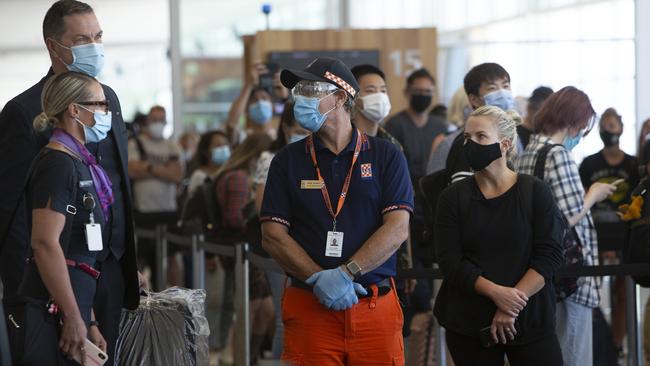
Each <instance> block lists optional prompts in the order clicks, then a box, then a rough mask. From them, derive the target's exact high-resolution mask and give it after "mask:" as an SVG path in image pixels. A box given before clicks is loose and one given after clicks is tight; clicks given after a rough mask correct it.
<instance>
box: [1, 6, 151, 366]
mask: <svg viewBox="0 0 650 366" xmlns="http://www.w3.org/2000/svg"><path fill="white" fill-rule="evenodd" d="M43 38H44V40H45V45H46V46H47V50H48V52H49V55H50V59H51V62H52V66H51V68H50V70H49V71H48V73H47V75H46V76H45V77H44V78H43V79H41V81H39V82H38V83H37V84H36V85H34V86H32V87H31V88H29V89H27V90H26V91H25V92H23V93H22V94H20V95H18V96H17V97H15V98H14V99H12V100H10V101H9V102H8V103H7V104H6V105H5V106H4V108H3V109H2V112H0V156H1V157H2V159H0V177H2V179H0V276H1V277H2V282H3V284H4V297H5V298H9V297H11V296H13V295H15V294H16V292H17V290H18V286H19V284H20V282H21V280H22V276H23V270H24V265H25V256H26V253H27V248H28V246H29V245H30V244H29V228H28V227H27V222H26V219H25V212H24V207H23V204H24V202H23V201H24V197H23V189H24V181H25V176H26V175H27V171H28V169H29V165H30V164H31V161H32V160H33V158H34V157H35V155H36V153H37V152H38V151H39V150H40V149H41V148H42V147H43V146H44V145H45V144H47V142H48V140H49V138H50V135H51V131H48V132H47V133H45V134H37V133H36V132H35V131H34V129H33V127H32V121H33V119H34V117H35V116H36V115H38V114H39V113H41V111H42V110H41V93H42V91H43V85H44V83H45V81H46V80H47V79H48V78H49V77H50V76H51V75H53V74H55V73H61V72H65V71H67V70H74V71H80V72H84V73H86V74H89V75H91V76H93V77H94V76H97V74H99V72H100V71H101V68H102V66H103V61H104V55H103V44H102V30H101V27H100V26H99V22H98V21H97V18H96V17H95V13H94V12H93V9H92V8H91V7H90V6H89V5H87V4H85V3H82V2H78V1H74V0H61V1H57V2H56V3H54V4H53V5H52V7H51V8H50V9H49V10H48V12H47V14H46V15H45V19H44V21H43ZM102 87H103V89H104V94H105V95H106V98H107V99H108V100H109V108H110V110H111V112H112V115H113V120H112V129H111V131H110V133H109V134H108V136H109V137H108V138H106V139H104V140H102V141H101V142H100V143H98V144H97V143H89V144H87V145H86V147H87V148H88V150H89V151H90V152H91V153H93V154H94V155H95V157H96V158H97V159H98V161H99V163H100V165H102V167H103V168H104V169H105V170H106V172H107V173H108V175H109V177H110V179H111V181H112V183H113V194H114V197H115V202H114V203H113V205H112V207H111V215H110V220H111V221H110V223H109V227H110V228H111V229H110V239H109V243H108V245H109V246H110V251H109V253H108V257H107V258H104V260H103V261H102V262H101V268H98V269H99V270H100V271H101V272H102V274H101V276H100V279H99V281H98V284H97V293H96V295H95V315H96V318H97V321H98V323H99V324H98V326H99V330H100V332H101V334H102V335H103V336H104V338H105V339H106V342H107V344H108V353H109V356H110V358H111V359H112V358H113V357H112V356H113V353H114V346H115V341H116V340H117V336H118V331H119V329H118V327H119V320H120V313H121V310H122V308H123V307H125V308H128V309H135V308H136V307H137V306H138V302H139V293H138V292H139V290H138V286H139V281H138V272H137V266H136V254H135V240H134V232H133V231H134V228H133V220H132V207H131V191H130V184H129V177H128V173H127V167H128V160H127V132H126V127H125V125H124V121H123V120H122V113H121V109H120V103H119V100H118V98H117V95H116V94H115V92H114V91H113V90H112V89H111V88H110V87H108V86H106V85H103V84H102ZM93 326H94V325H91V328H92V327H93ZM89 334H90V330H89ZM109 362H110V363H112V360H109Z"/></svg>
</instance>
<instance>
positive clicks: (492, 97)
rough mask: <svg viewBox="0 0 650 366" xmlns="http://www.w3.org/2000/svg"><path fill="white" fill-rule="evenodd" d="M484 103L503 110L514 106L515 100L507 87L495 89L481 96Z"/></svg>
mask: <svg viewBox="0 0 650 366" xmlns="http://www.w3.org/2000/svg"><path fill="white" fill-rule="evenodd" d="M483 100H484V101H485V104H487V105H492V106H495V107H499V108H501V109H502V110H504V111H508V110H511V109H513V108H514V107H515V100H514V99H513V98H512V93H511V92H510V90H508V89H499V90H495V91H493V92H491V93H489V94H485V96H484V97H483Z"/></svg>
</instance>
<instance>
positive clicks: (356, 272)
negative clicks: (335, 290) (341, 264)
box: [345, 260, 361, 280]
mask: <svg viewBox="0 0 650 366" xmlns="http://www.w3.org/2000/svg"><path fill="white" fill-rule="evenodd" d="M345 268H347V269H348V271H350V274H352V277H354V279H355V280H356V279H358V278H359V277H361V267H359V265H358V264H357V262H355V261H353V260H350V261H348V262H347V263H346V264H345Z"/></svg>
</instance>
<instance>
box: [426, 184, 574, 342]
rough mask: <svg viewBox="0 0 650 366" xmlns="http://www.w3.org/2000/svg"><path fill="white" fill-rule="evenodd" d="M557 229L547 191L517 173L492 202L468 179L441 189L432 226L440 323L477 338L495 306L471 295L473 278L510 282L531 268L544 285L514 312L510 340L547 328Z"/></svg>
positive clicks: (557, 257)
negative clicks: (439, 274) (438, 274)
mask: <svg viewBox="0 0 650 366" xmlns="http://www.w3.org/2000/svg"><path fill="white" fill-rule="evenodd" d="M526 184H528V187H531V186H532V192H533V197H532V199H530V198H529V199H528V200H525V199H524V192H526V190H525V188H524V187H525V185H526ZM528 192H530V189H529V190H528ZM531 203H532V207H530V206H531ZM531 214H532V217H530V216H531ZM563 230H564V223H563V221H562V218H561V214H560V212H559V210H558V208H557V205H556V204H555V201H554V199H553V195H552V193H551V191H550V189H549V188H548V187H547V186H546V184H545V183H544V182H543V181H541V180H539V179H537V178H534V177H532V176H528V175H523V174H519V175H518V177H517V183H516V184H515V185H514V186H513V187H512V188H510V189H509V190H508V191H506V192H505V193H503V194H502V195H500V196H499V197H495V198H491V199H486V198H485V197H484V196H483V194H482V193H481V191H480V189H479V188H478V185H477V183H476V180H475V178H473V177H472V178H467V179H464V180H463V181H460V182H458V183H455V184H453V185H451V186H450V187H448V188H447V189H445V190H444V191H443V192H442V193H441V196H440V199H439V202H438V211H437V216H436V222H435V230H434V233H435V243H436V255H437V258H438V261H439V265H440V269H441V270H442V273H443V276H444V281H443V284H442V287H441V289H440V293H439V295H438V297H437V298H436V305H435V309H434V314H435V315H436V317H437V318H438V321H439V322H440V324H442V325H443V326H444V327H445V328H447V329H448V330H451V331H454V332H457V333H460V334H464V335H466V336H470V337H478V335H479V330H480V329H481V328H484V327H487V326H489V325H491V324H492V318H493V317H494V313H495V311H496V306H495V305H494V303H493V302H492V301H491V300H490V299H489V298H487V297H485V296H481V295H479V294H478V293H477V292H476V290H475V289H474V284H475V282H476V280H477V278H478V277H479V276H483V277H485V278H487V279H488V280H490V281H492V282H494V283H496V284H499V285H502V286H508V287H514V286H515V285H516V284H517V283H518V282H519V280H520V279H521V278H522V277H523V276H524V274H525V273H526V271H527V270H528V269H530V268H532V269H534V270H535V271H537V272H538V273H539V274H540V275H542V276H543V277H544V279H545V280H546V285H545V286H544V287H543V288H542V289H541V290H540V291H539V292H538V293H537V294H535V295H533V296H531V297H530V298H529V301H528V304H527V305H526V308H525V309H524V310H523V311H522V312H521V313H520V314H519V317H518V319H517V323H516V326H517V329H518V334H517V337H516V339H515V341H514V343H515V344H523V343H527V342H530V341H533V340H535V339H538V338H539V337H541V336H544V335H546V334H548V333H551V332H553V331H554V327H555V294H554V289H553V285H552V279H553V276H554V273H555V271H556V270H557V269H558V268H559V267H560V265H561V264H562V247H561V240H562V235H563Z"/></svg>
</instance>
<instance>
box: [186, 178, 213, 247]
mask: <svg viewBox="0 0 650 366" xmlns="http://www.w3.org/2000/svg"><path fill="white" fill-rule="evenodd" d="M179 226H180V227H181V228H182V229H183V232H185V233H187V234H197V233H198V234H203V235H204V237H205V238H206V240H209V241H212V240H215V239H217V238H218V236H219V234H218V233H219V232H221V231H223V224H222V217H221V209H220V208H219V198H218V197H217V180H215V179H213V178H210V177H208V178H206V179H205V181H204V182H203V184H201V185H200V186H199V187H198V188H196V190H194V193H192V195H190V196H189V197H188V198H187V200H186V201H185V204H183V209H182V210H181V218H180V221H179Z"/></svg>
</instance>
